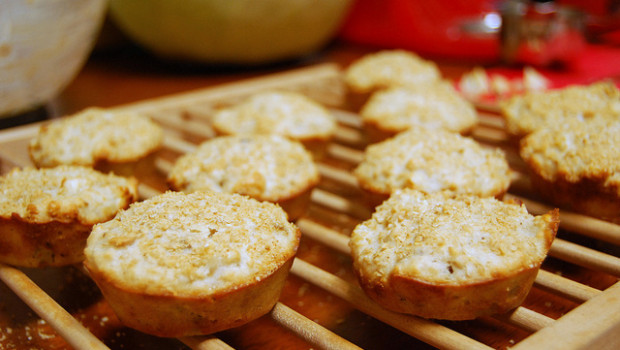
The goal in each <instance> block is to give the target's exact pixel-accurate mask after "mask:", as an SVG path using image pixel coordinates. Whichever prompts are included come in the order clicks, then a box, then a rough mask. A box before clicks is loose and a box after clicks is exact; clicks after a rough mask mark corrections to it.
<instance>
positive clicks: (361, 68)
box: [344, 50, 441, 110]
mask: <svg viewBox="0 0 620 350" xmlns="http://www.w3.org/2000/svg"><path fill="white" fill-rule="evenodd" d="M440 79H441V73H440V71H439V69H438V68H437V65H436V64H435V63H434V62H432V61H428V60H425V59H423V58H422V57H420V56H418V55H417V54H415V53H413V52H411V51H405V50H382V51H378V52H375V53H371V54H367V55H365V56H363V57H361V58H360V59H358V60H356V61H354V62H353V63H351V65H349V67H347V69H346V70H345V72H344V81H345V84H346V86H347V87H348V90H349V94H348V96H347V99H348V104H349V105H350V107H351V109H353V110H358V109H359V107H361V106H363V105H364V103H365V102H366V101H367V100H368V98H369V96H370V95H371V94H372V93H374V92H376V91H378V90H383V89H386V88H391V87H400V86H417V85H426V84H429V83H436V82H438V81H440Z"/></svg>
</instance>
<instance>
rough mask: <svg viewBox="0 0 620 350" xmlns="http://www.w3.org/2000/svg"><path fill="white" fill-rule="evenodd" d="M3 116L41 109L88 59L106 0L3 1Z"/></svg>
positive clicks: (0, 76) (0, 27) (0, 39)
mask: <svg viewBox="0 0 620 350" xmlns="http://www.w3.org/2000/svg"><path fill="white" fill-rule="evenodd" d="M0 8H1V9H0V118H1V117H8V116H12V115H16V114H18V113H22V112H25V111H27V110H29V109H32V108H36V107H39V106H40V105H42V104H45V103H46V102H48V101H49V100H50V99H52V98H53V97H55V96H56V95H57V94H58V93H60V92H61V91H62V89H63V88H65V87H66V86H67V85H68V84H69V83H70V82H71V80H72V79H73V78H74V77H75V75H76V74H77V73H78V72H79V70H80V69H81V68H82V66H83V65H84V62H85V61H86V59H87V58H88V55H89V54H90V52H91V50H92V48H93V45H94V43H95V40H96V38H97V34H98V32H99V29H100V27H101V24H102V22H103V18H104V15H105V12H106V9H107V0H78V1H76V0H2V5H1V6H0Z"/></svg>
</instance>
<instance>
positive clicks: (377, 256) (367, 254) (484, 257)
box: [350, 189, 555, 285]
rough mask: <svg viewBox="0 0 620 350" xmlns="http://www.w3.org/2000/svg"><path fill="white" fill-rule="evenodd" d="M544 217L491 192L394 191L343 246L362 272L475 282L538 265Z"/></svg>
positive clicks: (384, 280)
mask: <svg viewBox="0 0 620 350" xmlns="http://www.w3.org/2000/svg"><path fill="white" fill-rule="evenodd" d="M547 220H548V218H546V217H544V216H538V217H534V216H532V215H530V214H529V213H528V212H527V210H526V209H525V206H523V205H519V204H516V203H505V202H501V201H498V200H497V199H495V198H480V197H477V196H469V195H460V196H453V195H452V194H449V193H446V192H437V193H433V194H424V193H422V192H420V191H415V190H411V189H405V190H399V191H397V192H395V193H394V194H393V195H392V196H391V197H390V198H389V199H388V200H387V201H385V202H384V203H383V204H382V205H380V206H379V207H378V208H377V211H376V212H375V213H374V214H373V216H372V218H371V219H369V220H368V221H366V222H363V223H361V224H360V225H358V226H357V227H356V228H355V230H354V231H353V233H352V236H351V241H350V246H351V250H352V254H353V258H354V262H355V266H356V267H357V268H358V269H360V270H361V271H362V274H363V276H364V277H365V278H367V279H369V280H371V281H374V282H375V283H379V284H389V279H390V278H391V276H393V275H400V276H408V277H409V278H412V279H416V280H419V281H425V282H426V283H432V284H440V285H443V284H462V283H466V284H475V283H480V282H483V281H487V280H491V279H494V278H498V277H500V276H506V275H508V274H511V273H514V272H515V271H519V270H522V269H528V268H531V267H535V266H538V265H539V264H540V263H541V262H542V261H543V259H544V258H545V257H546V254H547V250H548V248H549V246H550V244H551V241H552V240H553V236H554V235H555V233H554V232H553V233H550V232H549V231H548V230H547V229H546V228H547V227H548V222H547Z"/></svg>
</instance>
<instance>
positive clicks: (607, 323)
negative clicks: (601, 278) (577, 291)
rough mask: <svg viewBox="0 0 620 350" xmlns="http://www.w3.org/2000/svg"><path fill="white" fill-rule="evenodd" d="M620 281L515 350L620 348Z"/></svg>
mask: <svg viewBox="0 0 620 350" xmlns="http://www.w3.org/2000/svg"><path fill="white" fill-rule="evenodd" d="M618 310H620V282H619V283H616V284H615V285H613V286H612V287H610V288H608V289H607V290H606V291H605V292H604V293H601V295H599V296H597V297H595V298H592V299H590V300H588V301H587V302H585V303H583V304H581V305H580V306H578V307H576V308H575V309H573V310H571V311H570V312H568V313H567V314H565V315H564V316H562V317H561V318H560V319H558V320H557V321H556V322H555V323H554V324H553V325H551V326H549V327H546V328H544V329H542V330H540V331H538V332H536V333H534V334H533V335H531V336H529V337H528V338H526V339H524V340H523V341H521V342H519V343H518V344H516V346H514V347H513V349H516V350H522V349H524V350H525V349H545V350H554V349H557V350H564V349H597V350H598V349H619V348H620V337H619V336H618V334H620V312H618Z"/></svg>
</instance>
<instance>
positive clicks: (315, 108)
mask: <svg viewBox="0 0 620 350" xmlns="http://www.w3.org/2000/svg"><path fill="white" fill-rule="evenodd" d="M213 127H214V128H215V130H216V131H218V132H219V133H220V134H224V135H235V134H278V135H281V136H285V137H289V138H292V139H296V140H299V141H304V140H309V139H321V140H328V139H330V138H331V137H332V135H333V133H334V132H335V130H336V120H335V118H334V117H333V116H332V115H331V113H330V112H329V111H328V110H327V109H326V108H325V107H323V106H322V105H321V104H319V103H318V102H315V101H313V100H311V99H310V98H308V97H306V96H304V95H302V94H299V93H295V92H284V91H270V92H264V93H259V94H256V95H253V96H251V97H250V98H248V99H247V100H246V101H243V102H241V103H239V104H237V105H234V106H231V107H228V108H225V109H222V110H220V111H219V112H217V113H216V114H215V116H214V119H213Z"/></svg>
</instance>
